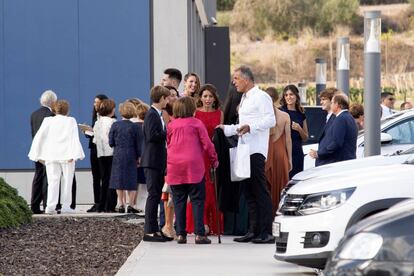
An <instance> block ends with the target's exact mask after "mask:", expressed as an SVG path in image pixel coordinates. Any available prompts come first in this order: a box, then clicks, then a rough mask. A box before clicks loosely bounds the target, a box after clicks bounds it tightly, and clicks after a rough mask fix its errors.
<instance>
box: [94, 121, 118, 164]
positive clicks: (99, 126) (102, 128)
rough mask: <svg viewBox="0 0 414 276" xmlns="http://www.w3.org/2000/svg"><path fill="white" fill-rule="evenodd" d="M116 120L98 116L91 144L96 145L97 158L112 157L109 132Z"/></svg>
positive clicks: (112, 151)
mask: <svg viewBox="0 0 414 276" xmlns="http://www.w3.org/2000/svg"><path fill="white" fill-rule="evenodd" d="M115 121H116V120H115V119H114V118H111V117H107V116H99V117H98V120H96V123H95V125H94V127H93V133H94V136H93V142H94V143H95V144H96V151H97V155H98V157H102V156H112V155H114V149H113V148H111V147H110V146H109V131H110V130H111V126H112V124H113V123H114V122H115Z"/></svg>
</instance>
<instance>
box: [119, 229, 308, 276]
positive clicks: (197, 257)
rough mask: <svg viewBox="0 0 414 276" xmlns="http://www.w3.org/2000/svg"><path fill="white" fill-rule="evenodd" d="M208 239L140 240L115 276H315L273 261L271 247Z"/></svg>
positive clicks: (273, 248) (213, 238)
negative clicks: (207, 242)
mask: <svg viewBox="0 0 414 276" xmlns="http://www.w3.org/2000/svg"><path fill="white" fill-rule="evenodd" d="M210 238H211V240H212V244H211V245H196V244H195V243H194V236H193V235H190V236H188V239H187V240H188V243H187V244H177V242H175V241H172V242H166V243H150V242H144V241H142V242H141V243H140V244H139V245H138V247H137V248H136V249H135V250H134V251H133V252H132V254H131V256H129V258H128V259H127V261H126V262H125V263H124V265H123V266H122V267H121V269H120V270H119V271H118V273H117V274H116V275H117V276H129V275H150V276H158V275H160V276H161V275H162V276H169V275H171V276H172V275H179V276H186V275H192V276H193V275H197V276H204V275H205V276H207V275H208V276H216V275H217V276H228V275H235V276H236V275H237V276H241V275H250V276H252V275H254V276H255V275H258V276H270V275H290V276H293V275H315V273H314V272H313V270H312V269H307V268H304V267H300V266H296V265H292V264H288V263H284V262H278V261H276V260H275V259H274V258H273V253H274V251H275V245H274V244H264V245H259V244H252V243H248V244H242V243H235V242H233V237H229V236H224V237H222V239H221V241H222V243H221V244H218V242H217V237H215V236H213V237H210Z"/></svg>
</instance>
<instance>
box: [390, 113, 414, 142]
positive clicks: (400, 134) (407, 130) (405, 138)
mask: <svg viewBox="0 0 414 276" xmlns="http://www.w3.org/2000/svg"><path fill="white" fill-rule="evenodd" d="M384 132H385V133H388V134H390V135H391V136H392V144H394V145H398V144H414V118H410V119H408V120H406V121H403V122H401V123H399V124H397V125H393V126H391V127H390V128H389V129H387V130H385V131H384Z"/></svg>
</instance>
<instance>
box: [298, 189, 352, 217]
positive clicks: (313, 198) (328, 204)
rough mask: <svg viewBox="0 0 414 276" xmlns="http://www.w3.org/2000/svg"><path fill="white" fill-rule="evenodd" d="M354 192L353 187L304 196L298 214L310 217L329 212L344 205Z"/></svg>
mask: <svg viewBox="0 0 414 276" xmlns="http://www.w3.org/2000/svg"><path fill="white" fill-rule="evenodd" d="M354 191H355V187H353V188H347V189H341V190H335V191H329V192H323V193H317V194H310V195H308V196H306V198H305V200H304V201H303V203H302V204H301V205H300V207H299V209H298V212H299V213H300V214H301V215H310V214H315V213H319V212H325V211H328V210H331V209H333V208H336V207H338V206H341V205H342V204H344V203H345V202H346V201H347V200H348V199H349V197H350V196H351V195H352V193H353V192H354Z"/></svg>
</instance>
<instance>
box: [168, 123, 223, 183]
mask: <svg viewBox="0 0 414 276" xmlns="http://www.w3.org/2000/svg"><path fill="white" fill-rule="evenodd" d="M204 151H205V152H206V153H207V155H208V157H209V159H210V163H211V164H212V165H213V164H215V163H217V154H216V151H215V149H214V145H213V143H212V142H211V140H210V138H209V137H208V133H207V129H206V127H205V126H204V125H203V123H202V122H201V121H200V120H199V119H196V118H194V117H189V118H178V119H174V120H172V121H171V122H170V123H169V124H168V127H167V176H166V182H167V183H168V184H170V185H179V184H194V183H199V182H200V181H201V180H202V179H203V177H204V170H205V168H204V158H203V153H204Z"/></svg>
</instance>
